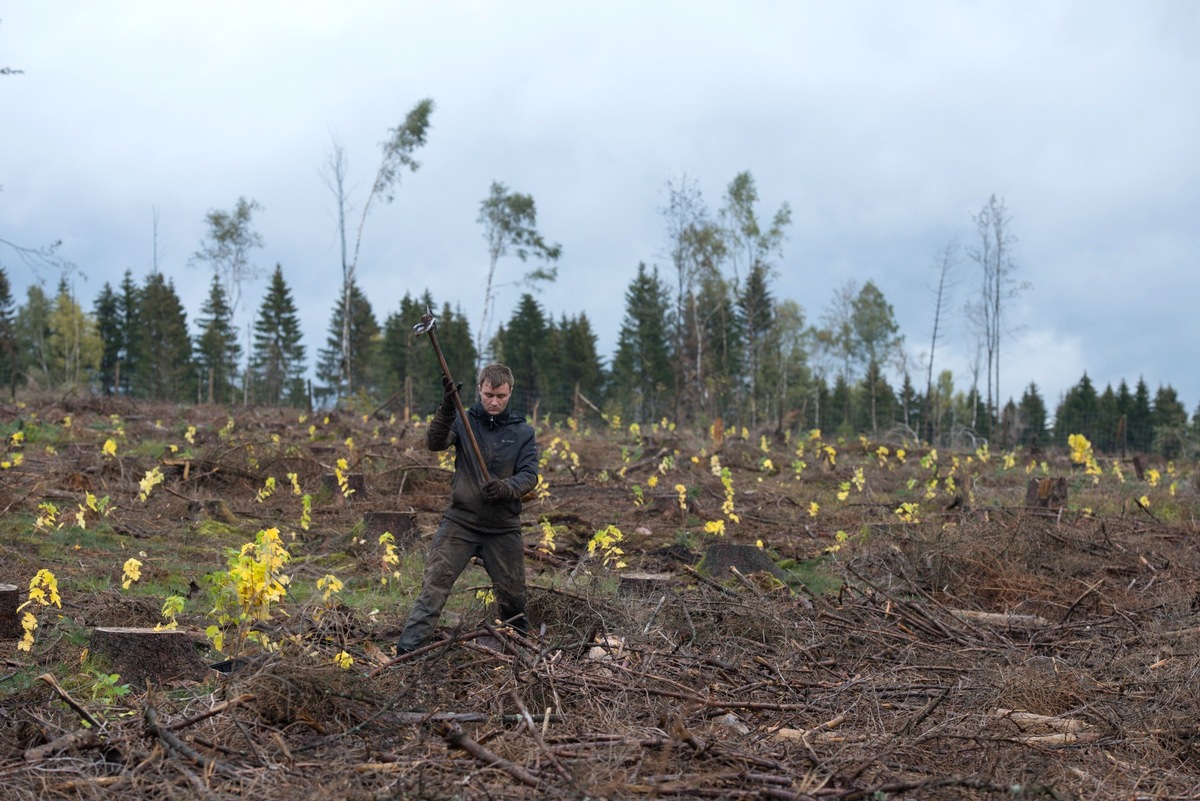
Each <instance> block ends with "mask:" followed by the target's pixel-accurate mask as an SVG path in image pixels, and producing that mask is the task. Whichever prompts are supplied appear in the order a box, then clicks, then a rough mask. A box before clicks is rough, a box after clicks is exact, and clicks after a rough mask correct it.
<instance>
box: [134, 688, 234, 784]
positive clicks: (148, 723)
mask: <svg viewBox="0 0 1200 801" xmlns="http://www.w3.org/2000/svg"><path fill="white" fill-rule="evenodd" d="M142 722H143V723H144V724H145V727H146V734H148V735H150V736H153V737H157V738H158V739H159V740H161V741H162V742H163V744H164V745H165V746H166V747H167V749H168V750H170V751H174V752H175V753H177V754H179V755H180V756H182V757H184V758H185V759H187V760H188V761H189V762H191V763H192V764H193V765H195V766H196V767H198V768H202V769H203V770H204V771H205V773H209V772H215V773H220V774H221V775H222V776H226V777H234V776H236V775H237V774H236V773H235V772H234V771H233V769H232V768H228V767H226V766H225V765H224V764H222V763H220V762H218V761H217V760H215V759H211V758H209V757H206V756H204V755H203V754H200V753H199V752H198V751H196V749H194V748H192V747H191V746H190V745H188V744H187V743H185V742H184V741H183V740H180V739H179V738H178V737H177V736H175V734H173V733H172V732H170V731H169V730H167V729H166V728H164V727H162V726H160V725H158V712H157V711H156V710H155V709H154V707H152V706H149V705H147V706H146V708H145V710H144V711H143V712H142Z"/></svg>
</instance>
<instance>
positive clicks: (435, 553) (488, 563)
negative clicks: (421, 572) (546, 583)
mask: <svg viewBox="0 0 1200 801" xmlns="http://www.w3.org/2000/svg"><path fill="white" fill-rule="evenodd" d="M472 556H478V557H479V558H480V559H482V560H483V566H484V569H486V570H487V573H488V576H490V577H491V579H492V589H493V591H494V592H495V595H496V603H497V605H498V606H499V607H500V619H501V620H513V618H516V620H513V623H514V625H516V626H517V627H518V628H520V629H522V630H524V628H525V617H524V615H525V554H524V552H523V550H522V544H521V534H520V532H518V531H512V532H509V533H507V534H485V533H482V532H479V531H474V530H472V529H469V528H465V527H464V526H461V525H459V524H458V523H455V522H454V521H452V520H447V519H446V518H444V517H443V518H442V524H441V526H439V527H438V530H437V533H436V534H434V535H433V543H432V544H431V545H430V546H429V556H428V558H427V559H426V561H425V576H424V578H423V579H422V583H421V595H420V596H419V597H418V598H417V602H416V603H415V604H413V608H412V611H411V612H409V615H408V622H406V623H405V624H404V632H403V633H402V634H401V635H400V642H399V643H398V648H399V650H400V651H412V650H415V649H417V648H420V647H421V646H422V645H424V644H425V643H426V642H428V641H429V638H430V637H431V636H432V634H433V627H434V626H435V625H436V624H437V620H438V616H439V615H441V613H442V607H444V606H445V605H446V599H447V598H449V597H450V590H451V588H452V587H453V586H454V582H455V580H456V579H457V578H458V577H459V575H460V574H461V573H462V572H463V570H464V569H465V568H466V566H467V563H468V562H470V561H471V557H472Z"/></svg>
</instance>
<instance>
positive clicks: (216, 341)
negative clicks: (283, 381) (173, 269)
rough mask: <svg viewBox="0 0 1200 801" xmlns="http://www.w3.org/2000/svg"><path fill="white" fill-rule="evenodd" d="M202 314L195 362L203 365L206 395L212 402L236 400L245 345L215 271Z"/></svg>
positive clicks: (200, 366) (199, 322)
mask: <svg viewBox="0 0 1200 801" xmlns="http://www.w3.org/2000/svg"><path fill="white" fill-rule="evenodd" d="M200 314H201V315H203V316H201V317H200V318H198V319H197V321H196V323H197V325H198V326H199V328H200V334H199V336H197V337H196V365H197V367H199V368H200V380H201V381H202V382H205V386H206V388H205V390H204V396H205V398H206V399H207V401H208V402H209V403H233V402H234V400H235V396H236V393H237V377H238V369H237V365H238V361H239V360H240V359H241V357H242V346H241V345H240V344H239V343H238V332H237V328H236V327H234V325H233V310H232V309H231V308H230V306H229V302H228V300H227V298H226V295H225V287H224V286H223V285H222V283H221V279H220V277H219V276H217V275H216V274H214V275H213V279H212V284H211V285H210V286H209V289H208V298H207V299H206V300H205V301H204V305H202V306H201V307H200Z"/></svg>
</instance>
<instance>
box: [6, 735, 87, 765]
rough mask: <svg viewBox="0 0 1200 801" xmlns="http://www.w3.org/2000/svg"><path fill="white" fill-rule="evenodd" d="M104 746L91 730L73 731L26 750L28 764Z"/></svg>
mask: <svg viewBox="0 0 1200 801" xmlns="http://www.w3.org/2000/svg"><path fill="white" fill-rule="evenodd" d="M101 745H103V742H102V741H101V740H100V736H99V735H98V734H96V732H94V731H92V730H91V729H83V730H81V731H73V732H71V733H69V734H64V735H63V736H61V737H55V738H54V739H53V740H51V741H50V742H48V743H43V744H42V745H39V746H36V747H34V748H27V749H25V761H26V762H41V761H42V760H44V759H46V758H47V757H52V756H54V755H55V754H61V753H62V752H64V751H82V750H85V749H88V748H97V747H99V746H101Z"/></svg>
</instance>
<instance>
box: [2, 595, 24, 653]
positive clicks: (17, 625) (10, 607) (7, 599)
mask: <svg viewBox="0 0 1200 801" xmlns="http://www.w3.org/2000/svg"><path fill="white" fill-rule="evenodd" d="M20 603H21V591H20V590H19V589H18V588H17V585H16V584H0V640H18V639H20V638H21V635H22V634H23V633H24V631H23V630H22V629H21V618H20V617H19V616H18V615H17V606H18V605H20Z"/></svg>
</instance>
